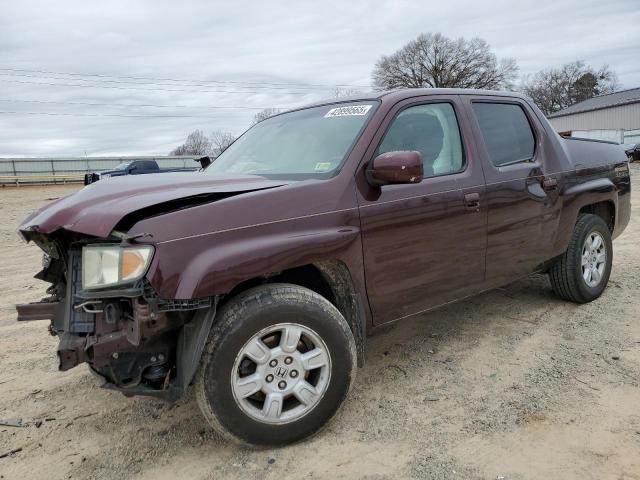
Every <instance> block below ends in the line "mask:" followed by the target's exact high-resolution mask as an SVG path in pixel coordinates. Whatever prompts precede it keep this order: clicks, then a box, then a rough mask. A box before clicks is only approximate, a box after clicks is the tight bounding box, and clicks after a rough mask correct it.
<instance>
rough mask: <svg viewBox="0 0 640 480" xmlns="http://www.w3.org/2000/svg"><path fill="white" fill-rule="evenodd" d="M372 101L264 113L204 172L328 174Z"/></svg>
mask: <svg viewBox="0 0 640 480" xmlns="http://www.w3.org/2000/svg"><path fill="white" fill-rule="evenodd" d="M375 105H376V104H375V103H373V102H355V103H353V102H352V103H345V104H339V105H335V104H334V105H326V106H321V107H312V108H307V109H304V110H298V111H295V112H291V113H285V114H282V115H277V116H275V117H272V118H268V119H267V120H264V121H262V122H260V123H258V124H257V125H255V126H253V127H252V128H251V129H249V130H248V131H247V132H246V133H245V134H244V135H242V136H241V137H240V138H238V139H237V140H236V141H235V142H234V143H233V144H232V145H231V146H230V147H229V148H228V149H227V150H225V151H224V153H223V154H222V155H220V156H219V157H218V158H217V159H216V160H215V161H214V162H213V163H212V164H211V165H210V166H209V167H208V168H207V169H206V170H205V173H206V174H216V173H246V174H253V175H261V176H265V177H272V178H296V179H303V178H328V177H330V176H331V175H332V174H333V173H334V172H335V171H336V170H337V169H338V168H339V167H340V166H341V165H342V162H343V161H344V160H345V159H346V157H347V155H348V154H349V152H350V151H351V148H352V147H353V145H354V144H355V142H356V140H357V139H358V137H359V135H360V132H361V131H362V129H363V128H364V126H365V125H366V122H367V120H368V119H369V118H370V117H371V115H372V113H373V111H374V110H375V108H374V107H375Z"/></svg>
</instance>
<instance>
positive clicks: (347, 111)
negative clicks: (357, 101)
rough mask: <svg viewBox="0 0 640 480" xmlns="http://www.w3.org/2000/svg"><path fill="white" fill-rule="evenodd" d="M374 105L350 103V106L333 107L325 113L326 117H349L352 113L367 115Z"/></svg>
mask: <svg viewBox="0 0 640 480" xmlns="http://www.w3.org/2000/svg"><path fill="white" fill-rule="evenodd" d="M371 107H372V105H350V106H348V107H337V108H332V109H331V110H329V111H328V112H327V113H325V115H324V118H330V117H348V116H352V115H366V114H367V112H368V111H369V110H371Z"/></svg>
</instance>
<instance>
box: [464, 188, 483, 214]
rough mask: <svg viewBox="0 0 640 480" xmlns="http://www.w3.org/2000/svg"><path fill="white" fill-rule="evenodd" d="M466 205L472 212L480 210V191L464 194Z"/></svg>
mask: <svg viewBox="0 0 640 480" xmlns="http://www.w3.org/2000/svg"><path fill="white" fill-rule="evenodd" d="M464 205H465V208H466V209H467V210H470V211H472V212H479V211H480V194H479V193H477V192H476V193H466V194H465V196H464Z"/></svg>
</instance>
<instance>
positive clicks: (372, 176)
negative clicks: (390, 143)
mask: <svg viewBox="0 0 640 480" xmlns="http://www.w3.org/2000/svg"><path fill="white" fill-rule="evenodd" d="M423 175H424V172H423V169H422V154H421V153H420V152H387V153H383V154H381V155H378V156H377V157H376V158H374V159H373V160H372V161H371V163H370V164H369V166H368V167H367V181H368V182H369V184H370V185H372V186H374V187H380V186H382V185H391V184H398V183H420V182H421V181H422V177H423Z"/></svg>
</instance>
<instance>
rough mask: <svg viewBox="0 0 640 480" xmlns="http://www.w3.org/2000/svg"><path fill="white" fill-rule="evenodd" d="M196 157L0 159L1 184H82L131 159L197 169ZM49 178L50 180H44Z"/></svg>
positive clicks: (165, 165) (159, 164)
mask: <svg viewBox="0 0 640 480" xmlns="http://www.w3.org/2000/svg"><path fill="white" fill-rule="evenodd" d="M197 158H198V157H192V156H178V157H165V156H158V157H86V158H84V157H69V158H0V184H17V183H32V182H30V181H29V180H30V179H29V177H33V183H35V182H37V183H58V182H59V181H64V182H70V181H82V179H83V177H84V174H85V173H88V172H97V171H100V170H110V169H113V168H114V167H115V166H117V165H119V164H121V163H126V162H131V161H133V160H155V161H156V162H158V166H159V167H160V168H184V169H189V170H195V169H197V168H198V167H199V166H200V164H199V163H197V162H196V161H195V160H196V159H197ZM47 177H50V180H48V181H47V180H46V179H47Z"/></svg>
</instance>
